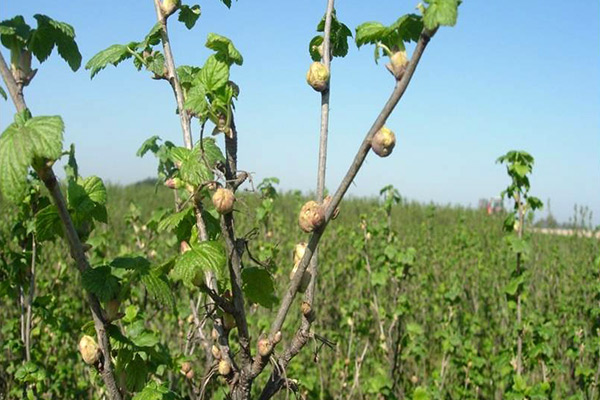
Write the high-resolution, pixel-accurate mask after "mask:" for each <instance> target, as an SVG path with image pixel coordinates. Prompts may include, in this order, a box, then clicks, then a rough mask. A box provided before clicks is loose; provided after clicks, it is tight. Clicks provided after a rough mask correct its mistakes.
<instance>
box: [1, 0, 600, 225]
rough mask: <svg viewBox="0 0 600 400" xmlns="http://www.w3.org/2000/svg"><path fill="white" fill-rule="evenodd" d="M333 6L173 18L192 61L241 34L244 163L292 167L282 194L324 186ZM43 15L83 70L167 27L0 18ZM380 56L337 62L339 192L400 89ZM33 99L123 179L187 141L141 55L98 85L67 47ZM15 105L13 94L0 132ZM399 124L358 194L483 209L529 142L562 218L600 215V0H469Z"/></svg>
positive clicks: (383, 13) (11, 9)
mask: <svg viewBox="0 0 600 400" xmlns="http://www.w3.org/2000/svg"><path fill="white" fill-rule="evenodd" d="M325 3H326V1H325V0H321V1H316V0H311V1H295V2H292V1H281V0H277V1H276V0H267V1H258V0H239V1H238V2H237V3H234V4H233V6H232V9H231V10H227V8H226V7H225V6H223V5H222V4H221V3H220V2H219V1H217V0H206V1H203V2H202V3H201V4H200V5H201V7H202V14H203V15H202V17H201V18H200V20H199V22H198V24H197V25H196V27H195V28H194V29H193V30H192V31H188V30H187V29H185V28H184V27H183V25H181V24H179V23H171V38H172V43H173V48H174V52H175V61H176V63H177V64H178V65H181V64H196V65H202V64H203V63H204V60H205V59H206V57H207V56H208V54H210V53H209V51H208V50H207V49H205V48H204V43H205V40H206V36H207V34H208V33H209V32H216V33H219V34H222V35H225V36H227V37H229V38H231V39H232V40H233V42H234V43H235V45H236V47H237V48H238V49H239V50H240V51H241V52H242V54H243V56H244V65H243V66H242V67H237V66H234V67H233V71H232V79H233V80H235V81H236V82H237V83H238V84H239V86H240V87H241V95H240V99H239V101H238V103H237V117H236V122H237V126H238V130H239V135H240V139H239V141H240V150H239V166H240V168H241V169H244V170H247V171H251V172H254V173H255V181H260V180H261V179H262V178H264V177H269V176H277V177H279V178H280V179H281V187H282V188H283V189H302V190H304V191H309V190H312V189H313V188H314V186H315V181H316V167H317V151H318V130H319V112H320V96H319V95H318V94H317V93H316V92H314V91H313V90H312V89H311V88H310V87H309V86H308V85H307V84H306V83H305V73H306V70H307V69H308V66H309V64H310V57H309V55H308V50H307V49H308V42H309V41H310V39H311V38H312V37H313V36H314V35H315V27H316V24H317V22H318V21H319V19H320V18H321V17H322V15H323V13H324V10H325ZM192 4H193V3H192ZM415 4H416V3H415V2H414V1H383V0H377V1H357V0H350V1H337V2H336V8H337V13H338V17H339V19H340V20H341V21H342V22H344V23H345V24H347V25H348V26H349V27H350V28H351V29H352V30H353V31H354V28H355V27H356V26H357V25H359V24H360V23H362V22H366V21H380V22H382V23H384V24H389V23H391V22H393V21H394V20H395V19H396V18H397V17H399V16H400V15H402V14H404V13H407V12H413V9H414V6H415ZM35 13H42V14H47V15H49V16H50V17H52V18H55V19H57V20H61V21H65V22H68V23H70V24H71V25H73V27H74V28H75V31H76V34H77V42H78V44H79V48H80V50H81V53H82V55H83V60H84V61H83V63H84V64H85V62H87V60H89V59H90V57H92V56H93V55H94V54H95V53H96V52H98V51H100V50H102V49H104V48H106V47H108V46H109V45H111V44H114V43H126V42H129V41H133V40H141V39H142V38H143V37H144V35H145V34H146V33H147V32H148V31H149V30H150V28H151V27H152V26H153V24H154V22H155V14H154V9H153V5H152V0H146V1H91V0H81V1H65V0H57V1H52V2H49V1H42V0H30V1H22V0H5V1H3V2H2V7H1V8H0V19H2V20H3V19H7V18H11V17H12V16H14V15H16V14H21V15H23V16H24V17H25V18H26V20H27V21H28V22H29V23H30V24H31V25H32V26H34V25H35V21H34V20H33V14H35ZM173 22H175V21H173ZM372 50H373V49H372V47H369V46H367V47H364V48H361V49H360V50H358V49H357V48H356V46H355V45H353V44H351V47H350V52H349V55H348V56H347V57H346V58H344V59H334V62H333V65H332V81H331V90H332V92H331V118H330V122H331V125H330V132H331V136H330V142H329V149H330V153H329V159H328V175H327V186H328V188H329V189H330V190H334V189H335V187H336V186H337V184H338V183H339V182H340V180H341V178H342V176H343V175H344V173H345V171H346V169H347V167H348V166H349V164H350V162H351V160H352V158H353V157H354V154H355V151H356V149H357V148H358V145H359V144H360V142H361V141H362V138H363V137H364V135H365V133H366V131H367V130H368V128H369V127H370V126H371V124H372V122H373V120H374V119H375V117H376V116H377V114H378V113H379V110H380V109H381V107H382V105H383V104H384V102H385V101H386V99H387V97H388V96H389V94H390V92H391V90H392V88H393V84H394V82H393V78H392V77H391V75H390V74H389V73H388V72H387V71H386V70H385V68H384V67H383V65H382V64H380V65H379V66H378V65H375V63H374V61H373V51H372ZM2 51H3V54H4V55H5V58H8V52H7V51H6V49H4V48H2ZM26 99H27V101H28V105H29V107H30V108H31V110H32V112H33V114H34V115H54V114H60V115H62V117H63V118H64V120H65V124H66V135H65V146H67V145H68V144H69V143H71V142H74V143H75V144H76V149H77V153H78V161H79V165H80V169H81V172H82V174H84V175H91V174H95V175H99V176H100V177H102V178H104V179H105V180H106V181H110V182H118V183H130V182H134V181H137V180H140V179H144V178H146V177H149V176H154V175H155V171H156V163H155V160H154V159H153V158H151V157H148V158H145V159H139V158H137V157H136V156H135V152H136V150H137V148H138V147H139V145H140V144H141V143H142V142H143V141H144V139H145V138H147V137H149V136H151V135H160V136H161V137H162V138H165V139H169V140H171V141H174V142H175V143H178V144H181V143H182V139H181V131H180V127H179V122H178V118H177V116H176V115H175V114H174V108H175V106H174V100H173V96H172V92H171V89H170V87H169V86H168V85H167V84H166V83H165V82H164V81H154V80H151V79H150V77H149V73H147V72H137V71H136V70H135V69H134V67H133V66H132V65H131V62H130V61H126V62H124V63H122V64H121V65H120V66H119V67H118V68H114V67H112V66H110V67H108V68H107V69H106V70H104V71H102V72H101V73H100V74H99V75H98V76H97V77H96V78H94V80H90V78H89V73H88V71H85V70H83V68H82V69H80V70H79V71H78V72H77V73H72V72H71V70H70V69H69V68H68V66H67V65H66V63H64V62H63V61H62V60H61V59H60V58H59V57H57V56H56V54H54V55H53V56H52V57H51V59H50V61H49V62H46V63H45V64H44V65H43V67H42V69H41V70H40V71H39V72H38V74H37V76H36V78H35V79H34V81H33V82H32V84H31V85H30V86H29V87H28V88H26ZM13 112H14V108H13V106H12V104H11V103H9V102H5V101H3V100H0V129H2V130H3V129H4V128H5V127H6V126H7V125H8V124H9V123H10V122H11V120H12V114H13ZM388 126H389V127H390V128H391V129H392V130H394V131H395V132H396V135H397V138H398V143H397V146H396V149H395V150H394V153H393V154H392V155H391V156H390V157H388V158H386V159H380V158H377V157H375V156H374V155H372V154H371V155H369V157H368V158H367V161H366V164H365V166H364V167H363V169H362V170H361V171H360V173H359V175H358V177H357V179H356V180H355V185H353V186H352V187H351V189H350V193H351V194H353V195H359V196H363V195H364V196H370V195H376V194H377V193H378V190H379V188H381V187H382V186H384V185H386V184H393V185H394V186H396V187H397V188H398V189H399V190H400V192H401V193H402V194H403V195H404V196H406V197H408V198H409V199H415V200H419V201H430V200H433V201H435V202H437V203H443V204H445V203H457V204H464V205H469V204H471V205H476V204H477V200H478V199H479V198H481V197H491V196H495V195H497V194H498V193H499V192H500V191H501V190H502V189H503V188H504V187H505V186H506V184H507V183H508V178H507V176H506V174H505V170H504V168H503V167H501V166H500V165H497V164H495V160H496V158H497V157H498V156H499V155H501V154H503V153H505V152H506V151H507V150H511V149H523V150H526V151H528V152H530V153H531V154H532V155H533V156H534V157H535V161H536V165H535V168H534V173H533V176H532V180H531V182H532V193H533V194H534V195H537V196H538V197H540V198H541V199H542V200H543V201H544V202H546V200H547V199H548V198H550V199H551V202H552V203H551V204H552V212H553V214H554V215H555V216H556V217H557V218H558V219H559V220H560V221H567V220H568V218H569V217H570V216H572V215H573V206H574V205H575V204H579V205H587V206H589V207H590V208H591V209H592V210H593V212H594V214H595V215H594V221H595V223H596V224H598V223H600V3H599V2H598V1H596V0H587V1H584V0H576V1H559V0H531V1H508V0H504V1H476V0H465V1H464V2H463V4H462V6H461V7H460V11H459V20H458V24H457V26H456V27H454V28H442V29H440V31H439V32H438V33H437V35H436V36H435V38H434V39H433V40H432V42H431V43H430V46H429V47H428V49H427V50H426V52H425V55H424V57H423V58H422V60H421V64H420V65H419V68H418V69H417V72H416V74H415V76H414V78H413V81H412V83H411V85H410V87H409V89H408V91H407V92H406V94H405V96H404V98H403V99H402V101H401V102H400V104H399V106H398V107H397V109H396V110H395V112H394V113H393V114H392V116H391V118H390V119H389V121H388ZM194 130H195V132H196V133H197V132H198V127H197V125H195V127H194ZM543 215H545V212H544V213H543V214H542V216H543Z"/></svg>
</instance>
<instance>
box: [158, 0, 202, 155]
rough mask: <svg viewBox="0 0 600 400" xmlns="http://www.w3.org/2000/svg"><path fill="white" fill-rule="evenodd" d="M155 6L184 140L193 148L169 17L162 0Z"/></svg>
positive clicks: (168, 74) (188, 146)
mask: <svg viewBox="0 0 600 400" xmlns="http://www.w3.org/2000/svg"><path fill="white" fill-rule="evenodd" d="M154 8H155V10H156V18H157V19H158V22H159V23H160V25H161V30H160V37H161V39H162V40H161V41H162V45H163V51H164V53H165V66H166V67H167V78H168V81H169V83H170V84H171V87H172V88H173V93H174V94H175V100H176V101H177V110H178V111H179V120H180V122H181V130H182V131H183V142H184V144H185V147H186V148H188V149H191V148H192V147H193V145H194V142H193V140H192V124H191V120H190V115H189V114H188V112H187V111H185V109H184V108H183V104H184V102H185V98H184V96H183V90H182V89H181V84H180V83H179V77H178V76H177V70H176V69H175V60H174V58H173V52H172V51H171V42H170V40H169V31H168V30H167V18H166V17H165V16H164V15H163V13H162V11H161V9H160V0H154Z"/></svg>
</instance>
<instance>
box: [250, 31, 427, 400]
mask: <svg viewBox="0 0 600 400" xmlns="http://www.w3.org/2000/svg"><path fill="white" fill-rule="evenodd" d="M436 31H437V29H436V30H433V31H430V30H427V29H424V30H423V31H422V32H421V36H420V37H419V41H418V42H417V45H416V47H415V50H414V52H413V55H412V58H411V60H410V62H409V63H408V66H407V67H406V71H405V73H404V75H402V78H401V79H400V80H396V86H395V87H394V90H393V91H392V94H391V95H390V98H389V99H388V101H387V102H386V103H385V105H384V107H383V109H382V110H381V112H380V114H379V115H378V116H377V118H376V119H375V122H374V123H373V125H372V126H371V128H370V129H369V131H368V132H367V134H366V136H365V138H364V139H363V142H362V143H361V145H360V147H359V149H358V152H357V153H356V155H355V156H354V160H353V162H352V164H351V165H350V167H349V168H348V171H347V172H346V175H345V176H344V179H342V182H341V183H340V185H339V187H338V189H337V190H336V192H335V194H334V195H333V197H332V199H331V202H330V203H329V206H328V207H327V209H326V210H325V222H324V224H323V227H322V228H321V229H319V230H317V231H315V232H313V234H312V235H311V236H310V239H309V242H308V245H307V247H306V251H305V253H304V256H303V257H302V259H301V260H300V263H299V264H298V268H297V270H296V273H295V274H294V276H293V278H292V280H291V281H290V284H289V286H288V288H287V290H286V292H285V294H284V296H283V298H282V299H281V305H280V307H279V309H278V311H277V316H276V317H275V320H274V321H273V323H272V324H271V331H270V334H271V335H274V334H275V333H276V332H278V331H280V330H281V328H282V326H283V323H284V322H285V319H286V317H287V314H288V312H289V310H290V307H291V305H292V301H293V300H294V297H295V296H296V292H297V291H298V288H299V287H300V282H301V280H302V276H303V275H304V272H305V271H306V268H307V267H308V264H309V262H310V260H311V258H312V256H313V253H314V251H315V249H316V248H317V245H318V243H319V240H320V239H321V236H322V235H323V232H324V230H325V229H326V228H327V225H328V224H329V221H330V220H331V217H332V215H333V212H334V210H335V209H336V208H337V207H338V206H339V204H340V202H341V201H342V198H343V197H344V195H345V194H346V191H347V190H348V188H349V187H350V185H351V184H352V182H353V181H354V178H355V177H356V175H357V173H358V171H359V170H360V167H361V166H362V163H363V162H364V160H365V158H366V157H367V154H368V153H369V150H370V149H371V139H372V137H373V135H375V133H376V132H377V131H378V130H379V129H381V128H382V127H383V125H384V123H385V121H386V120H387V118H388V117H389V116H390V114H391V113H392V111H393V110H394V108H395V107H396V105H397V104H398V102H399V101H400V99H401V98H402V96H403V95H404V92H405V91H406V88H407V87H408V84H409V83H410V80H411V79H412V76H413V75H414V73H415V69H416V68H417V65H418V64H419V61H420V59H421V56H422V55H423V52H424V51H425V48H426V47H427V44H428V43H429V41H430V40H431V38H432V37H433V36H434V35H435V32H436ZM279 384H280V381H279V380H277V379H273V376H272V377H271V378H270V379H269V381H268V382H267V384H266V385H265V387H264V389H263V394H261V397H260V399H269V398H271V397H272V396H273V395H274V394H275V393H277V390H279V389H278V388H277V385H279ZM274 387H275V389H274ZM266 392H269V393H271V395H270V396H264V394H265V393H266Z"/></svg>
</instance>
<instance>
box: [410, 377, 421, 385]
mask: <svg viewBox="0 0 600 400" xmlns="http://www.w3.org/2000/svg"><path fill="white" fill-rule="evenodd" d="M410 381H411V382H412V383H413V384H415V385H416V384H417V383H419V377H418V376H416V375H413V376H411V377H410Z"/></svg>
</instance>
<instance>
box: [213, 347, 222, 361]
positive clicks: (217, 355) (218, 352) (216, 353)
mask: <svg viewBox="0 0 600 400" xmlns="http://www.w3.org/2000/svg"><path fill="white" fill-rule="evenodd" d="M210 352H211V353H212V355H213V357H214V358H215V359H216V360H220V359H221V349H219V347H217V345H215V344H213V345H212V347H211V349H210Z"/></svg>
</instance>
